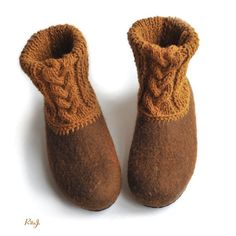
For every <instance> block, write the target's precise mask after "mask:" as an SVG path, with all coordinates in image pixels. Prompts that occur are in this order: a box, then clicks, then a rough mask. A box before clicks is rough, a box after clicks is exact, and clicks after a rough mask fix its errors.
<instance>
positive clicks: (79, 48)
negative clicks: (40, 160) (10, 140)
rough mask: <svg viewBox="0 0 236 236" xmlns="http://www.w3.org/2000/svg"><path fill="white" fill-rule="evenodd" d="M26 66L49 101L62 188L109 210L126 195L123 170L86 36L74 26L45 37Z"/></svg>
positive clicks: (35, 41)
mask: <svg viewBox="0 0 236 236" xmlns="http://www.w3.org/2000/svg"><path fill="white" fill-rule="evenodd" d="M20 64H21V66H22V68H23V70H24V71H25V72H26V73H27V74H28V76H29V77H30V78H31V80H32V82H33V83H34V84H35V86H36V87H37V88H38V89H39V91H40V92H41V93H42V94H43V96H44V103H45V110H44V111H45V120H46V135H47V149H48V159H49V163H50V167H51V170H52V173H53V175H54V177H55V180H56V182H57V184H58V185H59V187H60V188H61V190H62V191H63V192H64V193H65V194H66V195H67V196H68V197H69V198H70V199H71V200H72V201H73V202H75V203H76V204H78V205H79V206H81V207H82V208H85V209H89V210H102V209H105V208H107V207H109V206H110V205H112V204H113V203H114V202H115V200H116V198H117V196H118V194H119V192H120V186H121V174H120V166H119V162H118V159H117V156H116V152H115V148H114V145H113V142H112V139H111V136H110V134H109V131H108V129H107V126H106V123H105V121H104V118H103V115H102V112H101V110H100V107H99V104H98V102H97V99H96V96H95V93H94V91H93V89H92V87H91V85H90V83H89V81H88V55H87V46H86V41H85V39H84V37H83V35H82V34H81V32H80V31H79V30H78V29H76V28H75V27H73V26H70V25H58V26H54V27H50V28H48V29H45V30H42V31H39V32H38V33H36V34H34V35H33V36H32V37H31V38H30V39H29V41H28V42H27V44H26V46H25V48H24V49H23V51H22V53H21V56H20ZM35 135H37V134H35Z"/></svg>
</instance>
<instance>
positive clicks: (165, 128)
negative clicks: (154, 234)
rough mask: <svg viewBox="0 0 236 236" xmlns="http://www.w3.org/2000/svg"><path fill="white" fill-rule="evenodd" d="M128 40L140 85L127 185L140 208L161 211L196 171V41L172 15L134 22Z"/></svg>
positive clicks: (184, 186)
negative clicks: (192, 72) (191, 76)
mask: <svg viewBox="0 0 236 236" xmlns="http://www.w3.org/2000/svg"><path fill="white" fill-rule="evenodd" d="M128 39H129V43H130V45H131V47H132V50H133V53H134V57H135V62H136V66H137V70H138V78H139V84H140V89H139V94H138V115H137V120H136V127H135V132H134V137H133V142H132V146H131V150H130V156H129V162H128V182H129V186H130V189H131V191H132V193H133V194H134V195H135V197H136V198H137V200H138V201H140V202H141V203H142V204H144V205H146V206H150V207H163V206H167V205H169V204H171V203H172V202H174V201H175V200H176V199H177V198H178V197H179V196H180V195H181V194H182V192H183V191H184V189H185V188H186V186H187V184H188V182H189V180H190V178H191V176H192V174H193V171H194V167H195V162H196V153H197V138H196V121H195V109H194V101H193V94H192V91H191V87H190V84H189V81H188V80H187V78H186V71H187V67H188V63H189V60H190V59H191V57H192V56H193V55H194V53H195V51H196V50H197V48H198V41H199V40H198V36H197V34H196V32H195V31H194V29H193V28H192V27H191V26H190V25H188V24H187V23H186V22H184V21H182V20H180V19H177V18H171V17H154V18H148V19H143V20H139V21H137V22H135V23H134V24H133V26H132V27H131V28H130V30H129V32H128Z"/></svg>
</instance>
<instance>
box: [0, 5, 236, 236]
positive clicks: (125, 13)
mask: <svg viewBox="0 0 236 236" xmlns="http://www.w3.org/2000/svg"><path fill="white" fill-rule="evenodd" d="M234 2H235V1H227V0H225V1H201V0H199V1H189V0H186V1H183V0H178V1H174V0H173V1H167V0H162V1H159V0H155V1H151V0H143V1H138V0H135V1H129V0H126V1H122V0H119V1H111V0H97V1H96V0H94V1H90V0H86V1H78V0H77V1H76V0H74V1H72V0H65V1H59V0H58V1H49V0H47V1H43V0H40V1H32V0H31V1H30V0H29V1H26V0H20V1H18V0H16V1H12V0H8V1H1V2H0V29H1V33H0V42H1V43H0V52H1V56H0V72H1V74H0V77H1V78H0V82H1V83H0V104H1V113H0V114H1V115H0V133H1V135H0V145H1V146H0V189H1V193H0V235H19V234H20V235H50V233H51V234H53V235H54V234H57V235H103V236H106V235H136V236H138V235H161V236H165V235H182V236H184V235H192V236H194V235H198V236H199V235H227V236H231V235H236V226H235V223H236V222H235V221H236V220H235V219H236V216H235V215H236V190H235V188H236V184H235V182H236V171H235V169H236V148H235V147H236V138H235V134H236V112H235V111H236V105H235V104H236V92H235V86H236V75H235V68H236V65H235V64H236V58H235V53H236V46H235V45H236V44H235V42H236V26H235V22H236V16H235V15H236V14H235V6H234V5H233V3H234ZM157 15H159V16H177V17H180V18H182V19H184V20H185V21H187V22H188V23H190V24H191V25H192V26H193V27H194V28H195V29H196V31H197V32H198V34H199V37H200V47H199V50H198V51H197V53H196V55H195V56H194V57H193V59H192V60H191V63H190V65H189V70H188V74H187V76H188V77H189V79H190V82H191V84H192V87H193V91H194V94H195V101H196V112H197V125H198V161H197V166H196V170H195V173H194V176H193V178H192V180H191V182H190V184H189V186H188V188H187V190H186V191H185V193H184V194H183V195H182V197H181V198H180V199H179V200H178V201H177V202H175V203H174V204H172V205H171V206H169V207H165V208H162V209H151V208H147V207H144V206H142V205H139V204H138V203H137V202H136V201H134V199H133V198H132V196H131V195H130V192H129V190H128V187H127V179H126V172H127V159H128V152H129V148H130V144H131V140H132V134H133V129H134V122H135V116H136V102H137V101H136V95H137V89H138V81H137V75H136V68H135V65H134V59H133V54H132V52H131V49H130V47H129V44H128V41H127V31H128V29H129V27H130V26H131V24H132V23H133V22H134V21H136V20H138V19H141V18H145V17H150V16H157ZM63 23H69V24H73V25H75V26H76V27H78V28H79V29H80V30H81V31H82V32H83V34H84V36H85V38H86V40H87V43H88V48H89V56H90V58H89V59H90V76H89V79H90V81H91V83H92V85H93V87H94V89H95V91H96V94H97V96H98V99H99V102H100V104H101V107H102V109H103V112H104V116H105V118H106V120H107V124H108V126H109V128H110V131H111V134H112V137H113V140H114V143H115V146H116V149H117V153H118V156H119V160H120V163H121V167H122V173H123V187H122V191H121V194H120V196H119V198H118V200H117V201H116V203H115V204H114V205H113V206H112V207H111V208H109V209H107V210H104V211H101V212H90V211H86V210H82V209H80V208H78V207H76V206H74V205H72V204H71V203H70V202H68V201H67V200H65V199H64V198H63V197H62V196H61V194H60V192H59V191H58V189H57V187H56V186H55V184H54V182H53V179H52V177H51V173H50V171H49V168H48V164H47V156H46V146H45V131H44V117H43V98H42V96H41V94H40V93H39V92H38V91H37V89H36V88H35V87H34V85H33V84H32V83H31V81H30V79H29V78H28V77H27V76H26V75H25V74H24V73H23V72H22V70H21V68H20V66H19V55H20V52H21V50H22V48H23V46H24V45H25V43H26V41H27V40H28V38H29V37H30V36H31V35H32V34H33V33H35V32H36V31H38V30H40V29H44V28H47V27H49V26H51V25H56V24H63ZM26 218H33V219H37V218H38V219H39V220H40V226H38V227H37V228H36V229H33V228H32V227H31V226H24V221H25V219H26Z"/></svg>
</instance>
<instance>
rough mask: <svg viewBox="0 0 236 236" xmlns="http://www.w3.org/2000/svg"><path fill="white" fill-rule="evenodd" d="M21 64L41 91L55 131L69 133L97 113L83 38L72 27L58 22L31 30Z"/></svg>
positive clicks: (91, 120) (49, 119) (46, 113)
mask: <svg viewBox="0 0 236 236" xmlns="http://www.w3.org/2000/svg"><path fill="white" fill-rule="evenodd" d="M20 64H21V67H22V68H23V70H24V71H25V73H27V74H28V76H29V77H30V78H31V80H32V82H33V83H34V84H35V86H36V87H37V88H38V89H39V91H40V92H41V93H42V94H43V96H44V100H45V118H46V122H47V123H48V124H49V126H50V127H51V128H52V130H53V131H54V132H55V133H57V134H68V133H69V132H73V131H74V130H76V129H78V128H80V127H83V126H86V125H87V124H88V123H91V122H93V121H94V120H95V119H96V118H97V117H98V116H99V115H100V108H99V105H98V103H97V100H96V96H95V93H94V91H93V89H92V87H91V85H90V83H89V81H88V55H87V46H86V41H85V39H84V37H83V35H82V33H81V32H80V31H79V30H78V29H76V28H75V27H73V26H70V25H58V26H53V27H50V28H48V29H45V30H42V31H39V32H38V33H36V34H34V35H33V36H32V37H31V38H30V39H29V41H28V42H27V44H26V46H25V47H24V49H23V51H22V53H21V56H20Z"/></svg>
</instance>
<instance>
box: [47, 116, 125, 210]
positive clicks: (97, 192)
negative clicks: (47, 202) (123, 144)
mask: <svg viewBox="0 0 236 236" xmlns="http://www.w3.org/2000/svg"><path fill="white" fill-rule="evenodd" d="M46 133H47V147H48V148H47V150H48V157H49V163H50V167H51V169H52V173H53V175H54V177H55V180H56V182H57V184H58V185H59V186H60V188H61V189H62V190H63V192H64V193H66V196H67V197H68V198H69V199H71V200H72V201H73V202H74V203H75V204H77V205H79V206H80V207H82V208H85V209H89V210H102V209H106V208H108V207H109V206H110V205H112V204H113V203H114V202H115V200H116V198H117V196H118V195H119V192H120V188H121V173H120V165H119V162H118V159H117V157H116V152H115V148H114V145H113V142H112V139H111V136H110V134H109V132H108V129H107V126H106V123H105V121H104V118H103V116H102V115H101V116H100V117H99V118H98V119H97V120H96V122H93V123H91V124H89V125H88V126H86V127H85V128H82V129H79V130H77V131H75V132H74V133H71V134H70V135H61V136H58V135H56V134H55V133H54V132H53V130H52V129H51V128H50V127H49V126H48V125H47V127H46Z"/></svg>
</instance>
